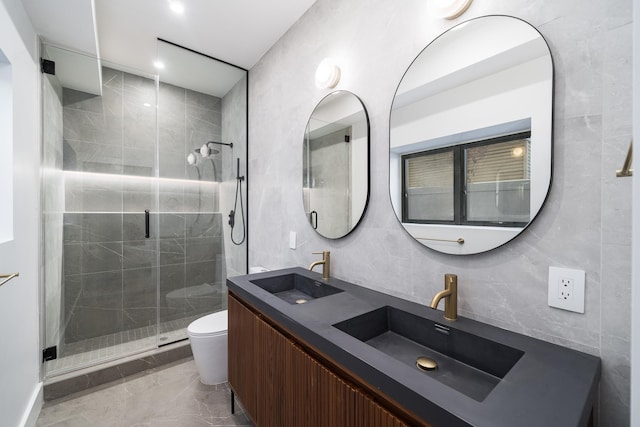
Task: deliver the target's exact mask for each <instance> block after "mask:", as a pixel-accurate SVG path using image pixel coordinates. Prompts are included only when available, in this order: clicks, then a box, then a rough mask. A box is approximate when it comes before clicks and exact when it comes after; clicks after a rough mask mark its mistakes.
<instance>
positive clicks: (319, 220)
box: [302, 90, 369, 239]
mask: <svg viewBox="0 0 640 427" xmlns="http://www.w3.org/2000/svg"><path fill="white" fill-rule="evenodd" d="M302 151H303V156H302V196H303V201H304V209H305V213H306V214H307V218H308V219H309V222H310V224H311V226H312V227H313V228H314V229H315V230H316V231H317V232H318V233H319V234H320V235H322V236H324V237H327V238H329V239H339V238H340V237H344V236H346V235H347V234H349V233H350V232H351V230H353V229H354V228H355V227H356V226H357V225H358V222H360V219H361V218H362V216H363V215H364V211H365V209H366V206H367V201H368V199H369V118H368V116H367V111H366V110H365V108H364V105H363V104H362V101H360V99H359V98H358V97H357V96H355V95H354V94H353V93H351V92H347V91H343V90H339V91H335V92H332V93H330V94H329V95H327V96H326V97H324V98H323V99H322V100H321V101H320V102H319V103H318V105H317V106H316V108H315V109H314V110H313V113H312V114H311V117H310V118H309V122H308V123H307V128H306V131H305V134H304V147H303V150H302Z"/></svg>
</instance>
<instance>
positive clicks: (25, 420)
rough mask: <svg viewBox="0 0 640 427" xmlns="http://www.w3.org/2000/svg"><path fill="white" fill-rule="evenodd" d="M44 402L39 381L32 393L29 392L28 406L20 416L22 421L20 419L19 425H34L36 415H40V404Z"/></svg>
mask: <svg viewBox="0 0 640 427" xmlns="http://www.w3.org/2000/svg"><path fill="white" fill-rule="evenodd" d="M43 403H44V391H43V386H42V383H41V382H39V383H38V384H36V387H35V389H34V390H33V393H32V394H31V399H29V406H28V407H27V409H26V410H25V412H24V415H23V416H22V421H20V427H35V425H36V421H38V416H39V415H40V410H41V409H42V405H43Z"/></svg>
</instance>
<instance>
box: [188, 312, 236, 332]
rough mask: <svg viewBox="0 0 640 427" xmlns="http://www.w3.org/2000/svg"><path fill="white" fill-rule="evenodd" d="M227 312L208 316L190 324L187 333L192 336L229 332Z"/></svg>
mask: <svg viewBox="0 0 640 427" xmlns="http://www.w3.org/2000/svg"><path fill="white" fill-rule="evenodd" d="M227 319H228V316H227V310H223V311H218V312H217V313H212V314H208V315H206V316H204V317H201V318H199V319H197V320H194V321H193V322H191V324H189V327H188V328H187V332H188V333H189V334H190V335H212V334H219V333H223V332H227Z"/></svg>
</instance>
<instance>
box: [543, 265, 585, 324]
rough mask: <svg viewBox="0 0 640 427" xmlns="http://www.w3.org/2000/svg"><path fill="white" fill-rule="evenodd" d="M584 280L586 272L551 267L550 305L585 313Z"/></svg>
mask: <svg viewBox="0 0 640 427" xmlns="http://www.w3.org/2000/svg"><path fill="white" fill-rule="evenodd" d="M584 279H585V274H584V270H574V269H571V268H560V267H549V294H548V303H549V305H550V306H551V307H556V308H561V309H563V310H569V311H575V312H576V313H584V281H585V280H584Z"/></svg>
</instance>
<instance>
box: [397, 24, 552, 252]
mask: <svg viewBox="0 0 640 427" xmlns="http://www.w3.org/2000/svg"><path fill="white" fill-rule="evenodd" d="M552 108H553V63H552V60H551V53H550V51H549V47H548V46H547V43H546V42H545V40H544V39H543V38H542V36H541V35H540V33H539V32H538V31H537V30H536V29H535V28H534V27H532V26H531V25H529V24H528V23H526V22H525V21H522V20H520V19H517V18H513V17H509V16H485V17H481V18H476V19H472V20H470V21H467V22H463V23H462V24H459V25H456V26H455V27H453V28H451V29H449V30H448V31H446V32H445V33H443V34H442V35H440V36H439V37H438V38H436V39H435V40H434V41H433V42H431V44H429V45H428V46H427V47H426V48H425V49H424V50H423V51H422V52H421V53H420V55H418V57H417V58H416V59H415V60H414V61H413V63H412V64H411V66H410V67H409V69H408V70H407V71H406V73H405V75H404V77H403V78H402V80H401V81H400V84H399V86H398V89H397V91H396V95H395V98H394V100H393V106H392V108H391V117H390V124H389V126H390V138H389V143H390V147H389V170H390V174H389V177H390V179H389V192H390V195H391V203H392V205H393V209H394V210H395V213H396V216H397V217H398V220H399V221H400V222H401V223H402V226H403V227H404V228H405V230H406V231H407V232H408V233H409V234H411V236H413V237H414V238H415V239H416V240H417V241H418V242H420V243H422V244H423V245H425V246H427V247H429V248H432V249H435V250H437V251H440V252H445V253H449V254H457V255H464V254H475V253H480V252H485V251H488V250H491V249H494V248H496V247H498V246H501V245H503V244H505V243H506V242H508V241H510V240H511V239H513V238H515V237H516V236H517V235H518V234H520V233H521V232H522V231H523V230H524V229H525V228H526V227H527V226H528V225H529V224H530V223H531V221H532V220H533V219H534V218H535V216H536V215H537V214H538V212H539V211H540V209H541V208H542V205H543V203H544V201H545V199H546V197H547V193H548V191H549V187H550V185H551V164H552V151H553V150H552V130H553V125H552V118H553V117H552Z"/></svg>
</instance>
